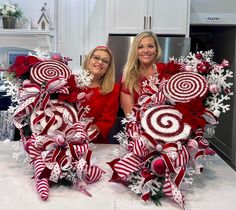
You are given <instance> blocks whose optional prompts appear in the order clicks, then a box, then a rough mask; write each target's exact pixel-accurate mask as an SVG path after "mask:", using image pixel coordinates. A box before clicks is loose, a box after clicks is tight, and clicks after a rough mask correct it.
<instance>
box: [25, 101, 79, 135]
mask: <svg viewBox="0 0 236 210" xmlns="http://www.w3.org/2000/svg"><path fill="white" fill-rule="evenodd" d="M51 103H52V105H48V106H47V107H46V108H45V110H38V111H37V110H36V111H34V112H33V113H32V115H31V120H30V127H31V130H32V132H33V133H35V134H37V135H44V134H47V133H48V132H51V131H55V130H59V131H65V130H66V129H68V128H69V127H71V126H73V124H74V123H75V122H77V121H78V117H77V112H76V110H75V109H74V107H73V106H71V105H70V104H68V103H65V102H60V101H58V100H51Z"/></svg>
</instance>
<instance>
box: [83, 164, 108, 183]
mask: <svg viewBox="0 0 236 210" xmlns="http://www.w3.org/2000/svg"><path fill="white" fill-rule="evenodd" d="M84 170H85V171H86V175H85V178H84V179H85V182H86V183H88V184H91V183H93V182H96V181H97V180H99V179H100V178H101V176H102V174H105V171H103V170H102V169H100V168H99V167H98V166H95V165H92V166H89V165H88V164H86V165H85V168H84Z"/></svg>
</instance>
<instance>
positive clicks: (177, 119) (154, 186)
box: [108, 50, 233, 208]
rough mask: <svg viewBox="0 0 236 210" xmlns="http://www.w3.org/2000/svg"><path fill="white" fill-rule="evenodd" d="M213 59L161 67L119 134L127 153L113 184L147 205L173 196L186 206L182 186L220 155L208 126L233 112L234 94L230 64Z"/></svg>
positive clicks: (200, 56) (206, 56)
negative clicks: (207, 134)
mask: <svg viewBox="0 0 236 210" xmlns="http://www.w3.org/2000/svg"><path fill="white" fill-rule="evenodd" d="M213 56H214V53H213V51H212V50H209V51H205V52H202V51H201V52H197V53H195V54H194V53H190V54H189V55H187V56H186V57H180V58H179V59H175V58H170V62H169V63H167V64H165V63H158V64H157V65H156V67H157V70H158V71H157V72H158V73H157V74H156V75H154V76H153V77H152V78H150V79H149V80H146V81H144V82H143V83H142V87H141V95H140V97H139V99H138V103H137V104H135V106H134V108H133V110H132V113H131V114H130V115H129V116H128V117H127V118H125V119H123V124H125V126H124V129H123V130H122V131H120V132H119V133H118V134H116V135H115V137H116V139H117V140H118V142H119V143H120V145H121V148H122V149H121V153H122V151H123V153H122V155H120V157H118V158H116V159H114V160H113V161H111V162H109V163H108V164H109V166H110V167H111V168H112V170H113V175H112V177H111V180H110V181H114V182H121V183H123V184H125V185H127V186H128V187H129V188H130V190H132V191H133V192H134V193H136V194H137V195H139V196H140V197H141V198H142V199H143V200H145V201H147V200H153V201H154V202H155V203H156V204H161V200H162V198H163V197H170V198H171V199H173V200H174V201H175V202H176V203H178V204H179V205H180V206H181V207H182V208H184V207H185V205H184V196H183V193H182V188H181V186H182V185H184V184H185V185H187V186H189V184H192V183H193V181H194V177H196V176H199V175H201V174H202V171H203V163H204V160H206V157H207V156H208V155H214V154H215V152H214V150H212V149H211V148H210V147H209V142H208V140H207V139H205V138H204V133H205V127H206V125H208V124H210V125H215V124H217V123H218V118H219V116H220V114H221V113H225V112H226V111H229V109H230V105H229V104H227V101H228V100H230V96H231V95H232V94H233V93H232V92H231V91H230V88H231V87H232V85H233V84H232V83H231V82H230V81H229V80H230V79H231V78H232V77H233V73H232V71H230V70H229V62H228V61H226V60H223V61H222V63H221V64H218V63H216V62H214V61H213Z"/></svg>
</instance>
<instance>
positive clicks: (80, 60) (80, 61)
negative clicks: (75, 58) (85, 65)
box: [79, 55, 82, 66]
mask: <svg viewBox="0 0 236 210" xmlns="http://www.w3.org/2000/svg"><path fill="white" fill-rule="evenodd" d="M79 65H80V66H82V55H80V56H79Z"/></svg>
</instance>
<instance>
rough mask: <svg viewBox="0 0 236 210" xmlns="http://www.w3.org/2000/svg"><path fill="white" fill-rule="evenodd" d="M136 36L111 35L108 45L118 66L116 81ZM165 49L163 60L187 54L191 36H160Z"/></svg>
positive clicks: (166, 60) (159, 38) (162, 46)
mask: <svg viewBox="0 0 236 210" xmlns="http://www.w3.org/2000/svg"><path fill="white" fill-rule="evenodd" d="M133 39H134V36H128V35H110V36H109V40H108V46H109V48H110V49H111V51H112V52H113V54H114V57H115V66H116V81H117V82H118V81H120V79H121V75H122V70H123V66H124V64H125V62H126V59H127V55H128V51H129V48H130V45H131V43H132V41H133ZM158 40H159V43H160V46H161V48H162V50H163V57H162V61H163V62H168V59H169V57H172V56H174V57H176V58H178V57H180V56H185V55H187V54H188V53H189V52H190V43H191V42H190V38H185V37H163V36H162V37H158Z"/></svg>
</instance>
